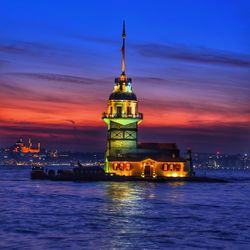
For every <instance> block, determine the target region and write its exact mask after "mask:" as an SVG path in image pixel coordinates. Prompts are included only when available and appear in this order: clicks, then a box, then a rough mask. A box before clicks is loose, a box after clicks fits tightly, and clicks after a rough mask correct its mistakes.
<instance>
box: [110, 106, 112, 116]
mask: <svg viewBox="0 0 250 250" xmlns="http://www.w3.org/2000/svg"><path fill="white" fill-rule="evenodd" d="M110 114H111V115H112V114H113V107H110Z"/></svg>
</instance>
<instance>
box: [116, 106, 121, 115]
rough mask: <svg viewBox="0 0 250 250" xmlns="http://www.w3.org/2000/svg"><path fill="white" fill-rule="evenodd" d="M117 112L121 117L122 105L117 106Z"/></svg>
mask: <svg viewBox="0 0 250 250" xmlns="http://www.w3.org/2000/svg"><path fill="white" fill-rule="evenodd" d="M116 113H117V116H118V117H121V116H122V107H117V108H116Z"/></svg>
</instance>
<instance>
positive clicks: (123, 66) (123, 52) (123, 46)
mask: <svg viewBox="0 0 250 250" xmlns="http://www.w3.org/2000/svg"><path fill="white" fill-rule="evenodd" d="M125 38H126V32H125V21H123V29H122V74H123V75H125Z"/></svg>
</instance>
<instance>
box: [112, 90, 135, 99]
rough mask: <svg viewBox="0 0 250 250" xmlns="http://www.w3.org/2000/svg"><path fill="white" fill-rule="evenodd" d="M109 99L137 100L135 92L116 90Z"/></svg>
mask: <svg viewBox="0 0 250 250" xmlns="http://www.w3.org/2000/svg"><path fill="white" fill-rule="evenodd" d="M109 100H134V101H137V98H136V95H135V94H134V93H128V92H114V93H112V94H111V95H110V96H109Z"/></svg>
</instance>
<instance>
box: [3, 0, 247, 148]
mask: <svg viewBox="0 0 250 250" xmlns="http://www.w3.org/2000/svg"><path fill="white" fill-rule="evenodd" d="M249 10H250V2H249V1H150V0H147V1H126V0H124V1H96V0H94V1H25V0H24V1H4V0H2V1H1V9H0V28H1V34H0V74H1V78H0V87H1V89H0V91H1V94H0V97H1V100H2V105H1V106H2V110H1V112H0V121H1V122H2V124H3V126H2V135H3V136H2V144H0V146H6V145H7V144H10V143H11V142H12V141H13V140H14V139H15V138H16V137H18V136H19V135H20V136H28V135H32V136H33V137H36V138H37V139H38V140H42V141H43V143H44V145H45V146H48V145H50V141H51V136H52V137H53V138H57V140H54V141H56V143H55V145H53V146H55V147H61V148H67V146H65V145H69V141H70V147H71V148H73V149H79V145H78V144H77V143H76V142H75V144H74V142H72V141H75V140H74V136H75V134H73V135H72V128H71V127H70V126H72V124H70V123H69V122H68V124H67V122H66V123H65V121H66V120H73V121H74V122H75V124H77V129H78V131H81V132H79V133H81V135H79V136H80V137H79V138H78V139H79V140H78V141H80V143H81V142H82V141H85V140H86V136H84V135H85V134H87V133H88V131H85V130H84V127H86V126H87V127H89V128H91V129H92V130H93V131H99V130H100V128H99V127H101V129H104V127H103V126H104V125H103V124H101V122H100V113H101V112H102V111H105V108H106V100H107V98H108V95H109V94H110V92H111V91H112V86H113V78H114V77H117V76H118V75H119V74H120V67H121V66H120V62H121V55H120V49H121V29H122V21H123V20H125V21H126V28H127V41H126V64H127V66H126V69H127V74H128V75H129V76H130V77H132V78H133V80H134V90H135V92H136V94H137V96H138V99H139V100H140V107H141V111H142V112H143V113H144V117H145V120H144V121H143V123H142V128H141V131H142V132H141V139H142V140H164V141H168V140H172V141H173V140H175V141H177V142H179V144H180V145H181V147H182V148H185V147H186V146H192V147H193V148H194V149H195V150H198V149H202V150H203V151H206V150H208V151H215V150H218V149H219V150H221V151H223V150H224V151H225V152H226V151H233V150H232V148H234V147H236V148H237V147H238V146H239V145H240V148H239V149H240V150H246V149H247V148H249V147H248V146H249V137H248V136H249V126H248V124H249V109H248V104H249V94H250V90H249V67H250V52H249V47H250V44H249V24H250V20H249V18H250V13H249ZM90 97H92V98H90ZM13 98H15V102H13ZM62 100H67V102H66V103H62ZM76 100H79V101H78V102H76ZM15 105H16V106H15ZM50 108H51V110H50ZM72 109H73V110H75V112H72ZM49 110H50V111H49ZM160 110H161V112H162V113H161V114H160V115H159V112H160ZM48 112H51V116H46V115H45V114H48ZM20 114H21V115H20ZM52 114H54V116H53V115H52ZM58 114H60V116H59V115H58ZM83 114H84V115H83ZM159 117H163V118H164V119H163V120H160V119H159ZM20 123H21V124H26V125H25V126H24V125H22V128H20ZM54 126H62V132H61V134H60V133H59V132H58V133H56V132H55V130H53V128H54ZM45 128H47V130H46V129H45ZM22 129H23V130H22ZM13 131H15V132H13ZM17 131H18V132H17ZM46 131H47V132H46ZM51 131H53V132H51ZM67 131H68V132H67ZM143 131H147V132H145V133H144V132H143ZM148 131H150V133H149V132H148ZM162 131H165V132H162ZM168 131H171V132H168ZM173 131H174V136H173ZM74 133H75V132H74ZM163 133H164V134H163ZM97 134H98V138H100V139H96V136H95V133H94V132H93V137H92V139H91V138H89V137H88V140H93V141H95V143H93V145H94V146H93V148H88V147H87V146H84V147H82V148H80V149H81V150H90V151H91V150H103V145H104V141H105V135H106V133H105V131H104V132H103V134H102V133H101V132H100V133H99V132H97ZM211 134H213V135H214V140H215V143H211V144H207V138H209V136H210V135H211ZM72 136H73V137H72ZM194 138H195V139H194ZM216 138H217V139H216ZM225 138H226V139H225ZM81 145H82V143H81ZM216 145H218V147H217V146H216Z"/></svg>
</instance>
